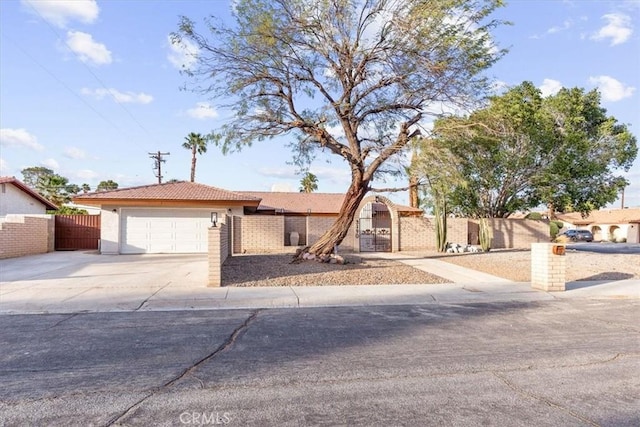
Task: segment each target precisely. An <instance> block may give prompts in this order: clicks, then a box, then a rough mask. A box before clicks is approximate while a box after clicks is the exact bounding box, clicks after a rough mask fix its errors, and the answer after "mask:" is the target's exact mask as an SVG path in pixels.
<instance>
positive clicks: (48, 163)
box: [40, 159, 60, 170]
mask: <svg viewBox="0 0 640 427" xmlns="http://www.w3.org/2000/svg"><path fill="white" fill-rule="evenodd" d="M40 165H41V166H44V167H47V168H49V169H53V170H55V169H58V168H59V167H60V163H58V162H57V161H56V159H45V160H43V161H41V162H40Z"/></svg>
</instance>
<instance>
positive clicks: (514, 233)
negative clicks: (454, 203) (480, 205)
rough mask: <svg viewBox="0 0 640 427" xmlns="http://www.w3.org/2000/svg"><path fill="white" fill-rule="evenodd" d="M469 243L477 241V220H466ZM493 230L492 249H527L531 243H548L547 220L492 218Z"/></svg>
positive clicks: (476, 242) (490, 222) (474, 243)
mask: <svg viewBox="0 0 640 427" xmlns="http://www.w3.org/2000/svg"><path fill="white" fill-rule="evenodd" d="M468 221H469V222H470V225H469V228H470V230H471V232H470V234H469V243H470V244H472V245H476V244H478V243H479V241H478V230H479V221H478V220H468ZM489 224H490V225H491V229H492V230H493V240H492V242H491V247H492V248H493V249H528V248H529V247H530V246H531V244H532V243H548V242H549V240H550V236H549V222H548V221H542V220H530V219H509V218H493V219H490V220H489Z"/></svg>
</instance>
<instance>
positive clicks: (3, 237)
mask: <svg viewBox="0 0 640 427" xmlns="http://www.w3.org/2000/svg"><path fill="white" fill-rule="evenodd" d="M54 227H55V225H54V221H53V218H52V217H50V216H48V215H47V216H45V215H43V216H22V215H7V217H6V219H5V221H3V222H0V259H5V258H16V257H20V256H25V255H34V254H43V253H46V252H51V251H53V247H54V235H55V233H54Z"/></svg>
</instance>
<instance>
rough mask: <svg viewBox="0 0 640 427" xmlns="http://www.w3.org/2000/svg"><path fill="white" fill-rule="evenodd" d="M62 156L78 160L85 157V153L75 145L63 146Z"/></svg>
mask: <svg viewBox="0 0 640 427" xmlns="http://www.w3.org/2000/svg"><path fill="white" fill-rule="evenodd" d="M64 156H65V157H68V158H70V159H75V160H79V159H84V158H85V157H87V153H85V151H84V150H82V149H80V148H77V147H65V149H64Z"/></svg>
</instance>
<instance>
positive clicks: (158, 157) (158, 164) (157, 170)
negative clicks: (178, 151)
mask: <svg viewBox="0 0 640 427" xmlns="http://www.w3.org/2000/svg"><path fill="white" fill-rule="evenodd" d="M170 154H171V153H161V152H160V151H159V150H158V152H156V153H149V157H150V158H152V159H153V160H154V163H153V169H154V175H155V176H156V178H158V184H162V164H163V163H164V162H166V160H164V159H163V158H162V156H168V155H170Z"/></svg>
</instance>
